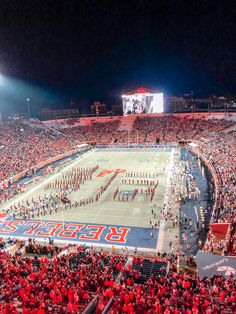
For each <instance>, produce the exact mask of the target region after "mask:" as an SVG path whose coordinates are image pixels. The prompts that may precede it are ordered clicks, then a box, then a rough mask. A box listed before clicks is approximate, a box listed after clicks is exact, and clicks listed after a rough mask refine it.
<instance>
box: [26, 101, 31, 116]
mask: <svg viewBox="0 0 236 314" xmlns="http://www.w3.org/2000/svg"><path fill="white" fill-rule="evenodd" d="M26 101H27V107H28V118H29V120H30V98H27V99H26Z"/></svg>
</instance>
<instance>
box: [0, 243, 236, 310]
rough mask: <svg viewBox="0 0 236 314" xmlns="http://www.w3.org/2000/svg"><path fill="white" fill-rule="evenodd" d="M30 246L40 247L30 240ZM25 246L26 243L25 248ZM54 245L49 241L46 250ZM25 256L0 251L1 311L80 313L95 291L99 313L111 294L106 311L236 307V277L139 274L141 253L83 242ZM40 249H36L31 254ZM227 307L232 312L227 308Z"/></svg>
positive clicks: (161, 259)
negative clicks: (109, 249)
mask: <svg viewBox="0 0 236 314" xmlns="http://www.w3.org/2000/svg"><path fill="white" fill-rule="evenodd" d="M29 245H30V246H31V249H32V250H33V251H35V250H36V251H40V250H43V249H42V248H43V247H45V246H40V245H39V244H37V243H34V242H33V241H31V242H30V244H29ZM29 245H28V246H27V247H29ZM51 249H53V245H51V246H50V248H49V251H51ZM53 250H54V251H55V252H56V254H55V255H54V256H52V257H51V258H50V257H47V256H46V255H48V254H47V253H48V250H46V251H45V254H44V255H45V256H42V257H39V256H38V255H35V256H34V257H28V256H27V255H23V254H22V253H18V252H17V253H15V254H12V255H10V254H7V253H5V252H0V274H1V276H0V312H1V313H2V314H10V313H13V314H16V313H19V312H21V313H23V314H28V313H33V314H46V313H68V314H76V313H80V312H82V311H83V310H84V309H85V307H86V306H87V305H88V304H89V303H90V301H92V299H93V298H94V297H95V295H97V296H98V298H99V301H98V304H97V307H96V310H95V311H96V313H97V314H100V313H102V311H103V310H104V308H105V306H106V305H107V304H108V302H109V301H111V299H112V300H113V302H112V304H111V309H110V312H109V313H113V314H120V313H140V314H141V313H149V314H155V313H165V314H169V313H174V314H175V313H176V314H177V313H183V314H198V313H199V314H200V313H207V314H218V313H234V312H235V310H236V303H235V301H236V282H235V280H234V279H233V277H232V276H231V277H229V278H228V279H226V278H224V277H222V276H214V277H212V278H211V279H207V278H202V279H200V278H198V277H196V276H189V275H187V274H178V273H177V272H176V271H175V269H173V268H172V267H170V270H169V272H168V273H166V272H162V273H161V274H158V275H154V274H150V276H148V277H146V280H145V281H144V282H143V283H137V282H138V279H139V278H140V277H142V275H143V270H142V265H143V263H144V261H147V259H144V258H143V257H136V256H133V258H132V259H127V256H126V255H123V254H122V255H116V254H115V252H113V253H112V252H105V251H103V250H101V251H95V250H93V249H88V248H86V247H84V246H80V247H72V246H71V247H70V248H69V249H67V250H66V251H63V252H60V254H57V253H58V252H59V251H58V248H57V247H55V248H54V249H53ZM36 253H38V252H35V254H36ZM176 260H177V256H175V255H174V254H173V253H172V254H170V255H167V254H163V255H162V254H159V255H157V256H156V257H155V258H152V259H151V260H150V261H149V262H150V263H158V262H160V263H168V262H169V263H171V265H174V264H175V263H176ZM227 310H228V311H231V312H227Z"/></svg>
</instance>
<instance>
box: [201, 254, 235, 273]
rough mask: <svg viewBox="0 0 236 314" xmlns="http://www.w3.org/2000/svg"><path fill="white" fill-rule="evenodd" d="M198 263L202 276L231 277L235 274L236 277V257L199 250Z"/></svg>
mask: <svg viewBox="0 0 236 314" xmlns="http://www.w3.org/2000/svg"><path fill="white" fill-rule="evenodd" d="M196 263H197V269H198V273H199V276H200V277H204V276H205V277H208V278H211V277H212V276H214V275H222V276H224V277H225V278H229V277H230V275H231V274H233V275H234V278H236V257H233V256H222V255H214V254H212V253H202V252H201V251H199V252H198V253H197V255H196Z"/></svg>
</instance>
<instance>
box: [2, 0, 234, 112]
mask: <svg viewBox="0 0 236 314" xmlns="http://www.w3.org/2000/svg"><path fill="white" fill-rule="evenodd" d="M0 16H1V18H0V72H1V73H2V74H3V76H4V78H5V77H6V82H7V83H6V84H9V85H11V86H10V87H9V86H5V85H4V84H0V85H1V86H0V99H1V102H2V105H1V107H2V109H1V110H3V111H4V110H6V109H8V110H16V109H19V110H20V109H21V108H23V107H24V106H25V99H26V98H27V97H30V98H31V102H32V105H34V106H35V110H36V108H37V109H38V108H39V107H50V106H51V107H58V106H62V105H64V106H66V105H69V103H70V101H71V100H73V102H74V103H76V104H77V105H78V106H79V108H80V107H81V106H82V105H84V104H87V103H88V102H89V101H91V100H102V101H105V102H108V103H112V102H114V101H116V100H117V99H118V101H119V97H120V95H121V94H122V92H124V91H127V90H130V89H134V88H136V87H139V86H145V87H148V88H152V89H156V90H160V91H163V92H164V93H168V94H172V95H174V94H181V93H185V92H190V91H194V92H195V93H196V95H209V94H218V95H220V94H226V95H227V94H236V51H235V46H236V44H235V43H236V24H235V23H236V22H235V21H236V1H230V0H227V1H217V0H216V1H207V0H205V1H200V0H195V1H191V0H186V1H177V0H163V1H158V0H156V1H151V0H135V1H133V0H126V1H121V0H119V1H118V0H109V1H108V0H107V1H104V0H99V1H95V0H80V1H79V0H77V1H75V0H65V1H62V0H43V1H39V0H30V1H29V0H18V1H16V0H8V1H7V0H1V1H0ZM14 84H15V85H14ZM72 106H73V107H74V105H72ZM9 108H10V109H9Z"/></svg>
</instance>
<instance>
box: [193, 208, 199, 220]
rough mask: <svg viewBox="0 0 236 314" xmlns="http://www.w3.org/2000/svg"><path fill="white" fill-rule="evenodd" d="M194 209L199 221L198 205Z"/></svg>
mask: <svg viewBox="0 0 236 314" xmlns="http://www.w3.org/2000/svg"><path fill="white" fill-rule="evenodd" d="M194 210H195V214H196V217H197V221H199V217H198V211H197V207H196V206H194Z"/></svg>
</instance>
